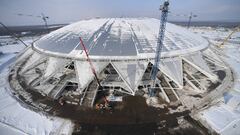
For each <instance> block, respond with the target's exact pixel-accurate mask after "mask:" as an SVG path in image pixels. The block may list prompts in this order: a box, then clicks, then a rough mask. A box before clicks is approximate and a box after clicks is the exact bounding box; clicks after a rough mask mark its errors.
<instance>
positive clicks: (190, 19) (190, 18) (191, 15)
mask: <svg viewBox="0 0 240 135" xmlns="http://www.w3.org/2000/svg"><path fill="white" fill-rule="evenodd" d="M193 17H197V15H193V13H192V12H191V13H190V15H189V19H188V25H187V28H189V27H190V24H191V21H192V18H193Z"/></svg>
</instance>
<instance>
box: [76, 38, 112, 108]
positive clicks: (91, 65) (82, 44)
mask: <svg viewBox="0 0 240 135" xmlns="http://www.w3.org/2000/svg"><path fill="white" fill-rule="evenodd" d="M79 39H80V44H81V46H82V48H83V50H84V52H85V55H86V57H87V61H88V62H89V65H90V68H91V70H92V73H93V75H94V77H95V79H96V81H97V83H98V86H99V88H100V89H101V88H102V87H101V83H100V81H99V79H98V77H97V73H96V70H95V68H94V66H93V64H92V61H91V59H90V58H89V55H88V52H87V49H86V47H85V45H84V43H83V40H82V38H81V37H79ZM104 102H105V104H108V100H107V98H106V96H105V95H104Z"/></svg>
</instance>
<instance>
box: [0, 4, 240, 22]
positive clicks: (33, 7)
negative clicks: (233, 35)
mask: <svg viewBox="0 0 240 135" xmlns="http://www.w3.org/2000/svg"><path fill="white" fill-rule="evenodd" d="M162 3H163V0H0V21H1V22H3V23H5V24H6V25H38V24H43V22H42V20H41V19H40V18H35V17H23V16H18V15H17V14H18V13H22V14H32V15H40V14H41V13H44V14H46V15H47V16H49V17H50V19H49V23H50V24H56V23H57V24H59V23H71V22H75V21H78V20H81V19H86V18H92V17H122V16H124V17H155V18H159V16H160V12H159V10H158V9H159V5H160V4H162ZM170 10H171V12H172V13H177V14H190V12H193V13H194V14H197V15H198V17H197V18H194V19H193V21H194V20H195V21H240V0H170ZM169 20H174V21H186V20H187V18H185V17H174V16H170V17H169Z"/></svg>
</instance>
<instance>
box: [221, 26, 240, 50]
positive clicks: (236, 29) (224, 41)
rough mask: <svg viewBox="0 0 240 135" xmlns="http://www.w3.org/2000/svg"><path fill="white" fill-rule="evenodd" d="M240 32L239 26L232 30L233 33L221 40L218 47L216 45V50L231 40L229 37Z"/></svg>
mask: <svg viewBox="0 0 240 135" xmlns="http://www.w3.org/2000/svg"><path fill="white" fill-rule="evenodd" d="M238 31H240V26H238V27H236V28H234V29H233V31H232V32H231V33H230V34H229V35H228V36H227V37H226V38H225V39H224V40H223V42H222V43H221V44H219V45H217V47H218V48H222V47H223V46H224V44H225V43H226V42H227V41H228V40H229V39H230V38H231V36H232V35H233V34H234V33H235V32H238Z"/></svg>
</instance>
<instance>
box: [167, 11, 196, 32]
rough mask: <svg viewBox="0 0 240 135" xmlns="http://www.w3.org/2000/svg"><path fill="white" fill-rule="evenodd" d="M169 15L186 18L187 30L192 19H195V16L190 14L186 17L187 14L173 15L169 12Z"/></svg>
mask: <svg viewBox="0 0 240 135" xmlns="http://www.w3.org/2000/svg"><path fill="white" fill-rule="evenodd" d="M169 15H170V16H175V17H188V23H187V28H189V27H190V25H191V21H192V18H194V17H197V15H195V14H193V13H192V12H191V13H190V15H187V14H175V13H172V12H170V11H169Z"/></svg>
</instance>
